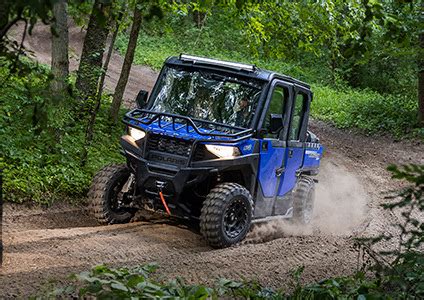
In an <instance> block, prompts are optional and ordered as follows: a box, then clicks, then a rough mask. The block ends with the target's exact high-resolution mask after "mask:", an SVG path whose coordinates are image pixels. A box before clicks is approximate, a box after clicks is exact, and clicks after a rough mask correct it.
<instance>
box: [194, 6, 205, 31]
mask: <svg viewBox="0 0 424 300" xmlns="http://www.w3.org/2000/svg"><path fill="white" fill-rule="evenodd" d="M205 20H206V12H200V11H198V10H195V11H193V21H194V24H196V26H197V28H199V29H200V28H202V27H203V25H205Z"/></svg>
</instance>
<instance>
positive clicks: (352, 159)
mask: <svg viewBox="0 0 424 300" xmlns="http://www.w3.org/2000/svg"><path fill="white" fill-rule="evenodd" d="M78 30H79V29H78ZM78 30H77V29H76V28H74V27H73V28H71V46H72V47H73V48H74V49H76V50H75V51H77V50H78V49H80V48H81V47H80V46H78V45H80V43H81V41H82V37H81V33H78ZM43 43H44V44H43ZM41 44H42V46H40V45H41ZM46 44H48V35H47V33H46V29H43V30H42V29H40V28H37V27H36V30H35V31H34V35H33V36H32V37H31V38H30V39H29V40H28V47H29V48H31V49H32V50H34V51H35V50H36V51H35V52H34V54H35V56H36V58H37V59H39V60H40V61H42V62H47V58H48V57H49V55H50V54H49V49H48V45H46ZM111 63H112V64H111V67H110V73H108V74H110V77H109V79H108V80H109V81H108V84H109V86H113V84H114V83H116V80H117V76H118V74H119V71H120V67H119V66H120V65H121V64H122V58H121V57H119V56H118V55H114V56H113V58H112V62H111ZM75 66H76V64H75V63H73V68H75ZM155 77H156V73H154V72H153V71H152V70H150V69H148V68H145V67H142V66H133V68H132V76H131V77H130V82H131V85H129V86H128V87H127V91H126V95H129V96H128V99H130V98H133V96H135V94H136V93H137V91H138V90H139V88H140V87H142V88H147V89H149V87H151V83H152V82H154V80H155ZM143 82H144V83H145V85H143ZM311 129H312V131H314V132H315V133H316V134H317V135H318V136H319V137H320V138H321V142H322V143H323V144H324V145H325V146H326V153H325V157H324V160H323V165H322V168H321V173H320V175H319V180H320V183H319V184H318V191H317V192H318V195H317V203H316V210H315V211H316V215H315V219H314V221H313V225H312V226H311V228H307V229H305V230H299V229H298V228H293V227H291V226H289V225H288V224H285V223H271V224H267V225H263V226H260V227H257V228H256V229H255V230H254V231H253V232H252V233H250V235H249V237H248V240H247V242H246V243H245V244H243V245H238V246H235V247H232V248H230V249H224V250H212V249H210V248H209V247H208V246H207V245H206V243H205V241H204V240H203V239H202V238H201V237H200V236H199V235H198V234H196V233H194V232H192V231H190V230H189V229H188V228H186V227H184V226H183V225H181V224H180V225H179V224H177V223H175V222H173V221H171V220H169V221H166V220H156V221H154V222H147V221H145V220H144V221H143V220H142V221H137V222H134V223H131V224H126V225H113V226H104V227H102V226H97V225H96V223H95V221H94V220H93V218H92V217H90V216H89V215H88V214H87V212H86V209H85V207H74V206H70V205H66V204H60V203H59V204H55V205H54V206H53V207H52V208H49V209H47V210H43V209H41V208H35V209H34V208H24V207H22V206H17V205H10V204H9V205H6V207H5V220H4V221H5V224H4V228H3V229H4V235H3V238H4V243H5V260H4V266H3V268H2V269H1V271H0V298H11V297H25V296H28V295H30V294H33V293H34V292H35V291H36V290H37V289H40V288H42V287H44V286H45V285H46V284H47V283H48V282H49V281H51V280H54V281H64V280H66V276H67V275H69V274H70V273H75V272H79V271H82V270H86V269H87V268H89V267H91V266H94V265H97V264H101V263H107V264H109V265H112V266H123V265H126V266H133V265H137V264H142V263H148V262H157V263H158V264H159V265H160V269H159V274H160V275H161V276H163V278H173V277H175V276H181V277H183V278H185V279H186V280H188V281H189V282H203V283H213V282H215V281H216V279H217V278H220V277H226V278H230V279H240V278H254V279H258V280H259V281H260V282H261V283H263V284H266V285H268V286H274V287H280V286H281V284H282V282H285V281H287V279H288V276H289V273H290V271H291V270H293V269H295V268H297V267H298V266H300V265H304V266H305V272H304V276H303V278H304V279H303V280H304V281H306V282H310V281H312V280H320V279H323V278H325V277H328V276H337V275H343V274H350V273H352V272H354V271H355V270H356V267H357V252H356V250H355V249H354V246H353V237H355V236H361V235H375V234H378V233H381V232H387V231H393V229H392V228H391V227H390V223H392V222H393V221H396V220H397V218H398V216H397V215H395V214H393V213H390V212H387V211H384V210H382V209H381V208H380V207H379V204H380V203H381V201H382V200H381V199H382V196H381V193H382V192H385V191H387V190H389V189H392V188H397V187H398V186H399V183H397V182H395V181H392V180H390V179H389V174H388V172H387V171H386V170H385V168H386V166H387V165H388V164H389V163H420V164H424V154H423V153H424V146H423V145H422V144H419V143H415V144H414V143H411V142H397V143H394V142H393V141H392V140H391V139H389V138H385V137H367V136H363V135H361V134H356V133H354V132H349V131H343V130H338V129H335V128H334V127H332V126H330V125H328V124H325V123H323V122H319V121H312V122H311Z"/></svg>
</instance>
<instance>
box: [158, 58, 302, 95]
mask: <svg viewBox="0 0 424 300" xmlns="http://www.w3.org/2000/svg"><path fill="white" fill-rule="evenodd" d="M165 63H166V64H167V65H174V66H175V65H176V66H193V67H194V66H196V67H202V68H205V69H211V70H218V71H225V72H231V73H234V74H237V75H243V76H247V77H251V78H256V79H260V80H266V81H271V80H272V79H274V78H278V79H281V80H284V81H287V82H290V83H293V84H296V85H300V86H302V87H305V88H307V89H309V88H310V86H309V85H308V84H307V83H305V82H302V81H300V80H297V79H294V78H292V77H290V76H287V75H283V74H279V73H276V72H273V71H268V70H263V69H260V68H258V67H256V66H255V65H249V64H243V63H237V62H231V61H225V60H218V59H211V58H206V57H200V56H193V55H187V54H181V55H180V56H179V57H176V56H172V57H169V58H168V59H167V60H166V62H165Z"/></svg>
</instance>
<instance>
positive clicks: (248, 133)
mask: <svg viewBox="0 0 424 300" xmlns="http://www.w3.org/2000/svg"><path fill="white" fill-rule="evenodd" d="M167 66H168V67H183V68H187V69H192V70H203V71H211V72H216V73H219V74H223V75H229V74H230V75H233V76H235V77H244V78H246V79H255V80H258V81H263V83H264V86H263V88H262V91H261V94H260V97H259V99H258V103H257V106H256V111H255V114H254V116H253V118H252V121H251V123H250V125H249V128H248V129H246V128H241V127H235V126H230V125H226V124H222V123H217V122H211V121H208V120H201V119H195V118H190V117H187V116H180V115H176V114H170V113H159V112H155V111H152V110H149V108H150V107H152V105H153V101H154V100H153V99H154V98H155V97H154V96H156V95H157V94H158V92H159V91H158V89H159V84H158V82H159V81H160V79H161V78H162V76H163V75H164V72H165V67H167ZM279 83H280V84H282V85H285V86H291V87H292V91H290V95H291V97H292V101H291V102H293V100H294V98H295V97H296V94H297V93H298V92H299V91H301V92H303V93H305V94H306V95H307V96H308V99H309V103H308V105H307V112H306V118H307V117H308V116H309V111H310V102H311V101H312V92H311V90H310V86H309V85H308V84H306V83H304V82H302V81H300V80H297V79H294V78H292V77H290V76H286V75H281V74H278V73H275V72H271V71H267V70H262V69H259V68H256V67H255V68H254V70H253V71H248V70H243V69H234V68H226V67H223V66H218V65H214V64H194V63H190V62H187V61H182V60H180V59H179V58H178V57H169V58H168V59H167V60H166V61H165V64H164V67H163V68H162V69H161V71H160V73H159V76H158V79H157V81H156V83H155V85H154V87H153V89H152V93H151V94H150V95H149V99H148V101H147V105H146V107H147V109H136V110H133V111H131V112H129V113H127V114H126V115H125V117H124V120H123V121H124V123H125V124H127V125H129V126H134V124H131V123H129V122H127V120H133V121H135V122H139V121H140V120H139V119H136V118H135V117H134V114H135V113H137V112H138V113H140V112H141V113H143V112H144V113H150V114H155V116H154V117H153V120H151V121H148V123H143V122H141V123H143V124H145V125H149V124H151V123H153V122H154V121H155V120H158V126H159V127H160V120H161V118H162V117H165V116H166V117H171V118H172V123H173V124H175V120H176V119H181V120H184V121H185V122H186V128H187V130H188V129H189V126H192V127H193V129H194V131H195V132H196V133H197V134H199V135H205V136H214V137H227V138H231V139H220V140H219V142H220V143H221V142H222V143H235V142H239V141H241V140H244V139H247V138H249V137H252V136H254V137H260V135H259V134H258V132H259V130H260V129H261V128H262V126H263V123H264V117H263V116H264V114H266V110H267V109H268V106H269V101H270V97H271V93H270V90H271V89H273V88H274V87H275V86H277V85H278V84H279ZM292 104H293V103H290V104H289V107H290V108H289V109H290V124H291V118H292V113H291V112H292ZM195 122H201V123H202V122H203V123H208V124H213V125H215V126H219V127H226V128H231V129H232V130H234V129H235V130H240V132H238V133H235V134H225V133H224V134H223V133H204V132H201V131H200V130H199V128H198V127H197V126H196V125H195ZM307 123H308V122H307V120H305V118H304V120H303V122H302V126H301V136H306V130H307V128H306V127H307V126H306V125H307ZM173 126H174V125H173ZM187 132H189V131H187ZM201 141H209V142H211V140H210V139H206V140H199V142H201ZM213 141H214V142H215V141H218V140H213Z"/></svg>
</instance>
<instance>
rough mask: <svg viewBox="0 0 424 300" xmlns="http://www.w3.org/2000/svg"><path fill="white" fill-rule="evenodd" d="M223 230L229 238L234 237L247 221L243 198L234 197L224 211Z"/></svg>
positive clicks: (244, 226) (244, 227) (239, 232)
mask: <svg viewBox="0 0 424 300" xmlns="http://www.w3.org/2000/svg"><path fill="white" fill-rule="evenodd" d="M223 221H224V232H225V234H226V235H227V236H228V237H229V238H232V239H233V238H236V237H237V236H239V235H240V234H241V233H242V232H243V231H244V230H245V229H246V225H247V221H248V208H247V205H246V202H245V200H244V199H243V198H241V197H238V198H235V199H234V200H233V201H232V202H231V203H230V205H229V206H228V207H227V209H226V210H225V213H224V220H223Z"/></svg>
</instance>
